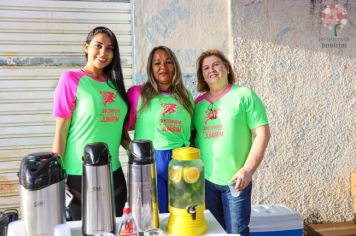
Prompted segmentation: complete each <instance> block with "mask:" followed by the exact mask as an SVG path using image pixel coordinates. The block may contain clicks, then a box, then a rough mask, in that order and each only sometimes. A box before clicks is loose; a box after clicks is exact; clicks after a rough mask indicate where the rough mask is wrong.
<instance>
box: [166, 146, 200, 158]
mask: <svg viewBox="0 0 356 236" xmlns="http://www.w3.org/2000/svg"><path fill="white" fill-rule="evenodd" d="M172 158H173V159H175V160H183V161H189V160H197V159H199V158H200V150H199V149H198V148H193V147H181V148H176V149H173V153H172Z"/></svg>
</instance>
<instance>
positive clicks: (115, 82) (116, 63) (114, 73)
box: [85, 26, 129, 107]
mask: <svg viewBox="0 0 356 236" xmlns="http://www.w3.org/2000/svg"><path fill="white" fill-rule="evenodd" d="M97 34H106V35H107V36H108V37H109V38H110V39H111V44H112V47H113V52H114V56H113V59H112V61H111V63H110V64H109V65H108V66H107V67H105V68H104V74H105V75H107V76H108V79H107V83H108V85H109V86H110V87H112V86H114V89H116V90H117V92H118V93H119V94H120V96H121V97H122V99H123V100H124V101H125V103H126V105H127V107H129V102H128V99H127V94H126V90H125V84H124V76H123V74H122V69H121V60H120V51H119V43H118V42H117V39H116V36H115V34H114V33H113V32H112V31H111V30H110V29H108V28H106V27H104V26H98V27H95V28H94V29H93V30H92V31H90V32H89V34H88V36H87V39H86V41H85V42H86V43H87V44H90V42H91V41H92V39H93V38H94V36H95V35H97ZM85 58H86V59H87V60H88V54H87V53H85ZM109 82H111V83H109Z"/></svg>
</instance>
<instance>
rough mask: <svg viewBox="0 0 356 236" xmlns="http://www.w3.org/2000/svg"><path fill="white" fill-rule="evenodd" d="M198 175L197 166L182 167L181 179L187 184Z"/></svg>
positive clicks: (196, 178)
mask: <svg viewBox="0 0 356 236" xmlns="http://www.w3.org/2000/svg"><path fill="white" fill-rule="evenodd" d="M199 176H200V171H199V169H198V168H197V167H184V169H183V179H184V181H185V182H187V183H189V184H193V183H195V182H197V180H198V179H199Z"/></svg>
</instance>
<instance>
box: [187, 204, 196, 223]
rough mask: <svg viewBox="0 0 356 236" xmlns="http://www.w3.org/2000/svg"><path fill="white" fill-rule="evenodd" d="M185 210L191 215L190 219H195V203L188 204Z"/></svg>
mask: <svg viewBox="0 0 356 236" xmlns="http://www.w3.org/2000/svg"><path fill="white" fill-rule="evenodd" d="M187 212H188V213H189V214H190V215H191V216H192V219H193V220H195V219H196V216H197V205H191V206H188V207H187Z"/></svg>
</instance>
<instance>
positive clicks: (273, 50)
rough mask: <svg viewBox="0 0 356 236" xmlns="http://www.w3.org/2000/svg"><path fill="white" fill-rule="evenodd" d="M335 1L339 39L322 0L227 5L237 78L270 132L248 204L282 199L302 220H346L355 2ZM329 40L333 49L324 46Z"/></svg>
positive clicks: (353, 153)
mask: <svg viewBox="0 0 356 236" xmlns="http://www.w3.org/2000/svg"><path fill="white" fill-rule="evenodd" d="M338 2H339V4H341V5H344V7H345V8H346V10H347V12H348V22H347V24H346V25H345V27H344V29H339V30H337V34H338V35H337V37H335V36H334V35H333V34H332V31H330V30H329V29H328V28H326V27H324V26H323V24H322V20H321V18H320V14H321V11H322V10H323V9H324V8H325V6H326V5H328V4H329V1H328V0H327V1H326V0H324V1H294V0H278V1H277V0H267V1H260V0H258V1H251V0H242V1H232V6H231V11H232V12H234V14H232V31H233V41H234V44H233V45H234V48H233V51H234V59H235V67H236V70H237V73H238V74H239V80H240V83H241V84H244V85H247V86H250V87H252V88H254V89H255V90H256V92H257V93H258V94H259V95H260V96H261V98H262V100H263V101H264V102H265V104H266V106H267V110H268V114H269V119H270V123H271V131H272V140H271V143H270V145H269V147H268V151H267V155H266V158H265V160H264V162H263V164H262V166H261V168H260V170H259V171H258V174H257V175H256V176H255V178H254V179H255V187H254V203H256V204H260V203H267V204H272V203H283V204H286V205H287V206H289V207H291V208H292V209H294V210H296V211H298V212H299V213H300V214H302V216H303V218H304V219H305V222H306V223H309V222H321V221H341V220H351V217H352V202H351V197H350V174H351V172H352V171H356V135H355V133H356V38H355V36H356V27H355V23H356V12H355V9H356V1H338ZM346 2H348V4H346ZM334 42H336V43H337V45H336V46H338V47H337V48H325V45H324V48H322V43H328V45H330V43H332V44H333V43H334ZM339 43H340V44H339ZM333 45H334V44H333Z"/></svg>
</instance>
